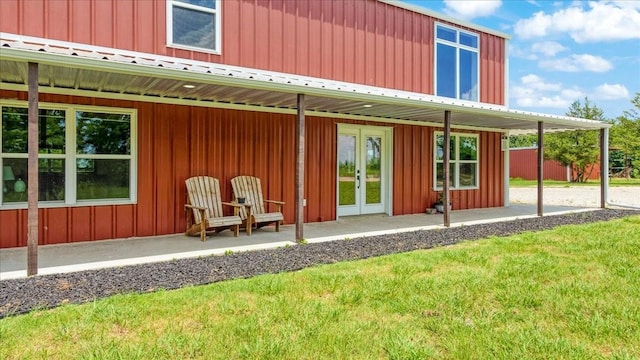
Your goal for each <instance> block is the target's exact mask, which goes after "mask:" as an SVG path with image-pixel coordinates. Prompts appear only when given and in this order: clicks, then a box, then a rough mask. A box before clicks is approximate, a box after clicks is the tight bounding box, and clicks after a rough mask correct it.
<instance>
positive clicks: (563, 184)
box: [509, 178, 640, 187]
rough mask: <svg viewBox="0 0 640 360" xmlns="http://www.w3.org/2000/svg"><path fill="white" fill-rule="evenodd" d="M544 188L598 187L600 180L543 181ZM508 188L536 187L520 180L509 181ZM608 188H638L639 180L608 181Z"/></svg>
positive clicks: (530, 181)
mask: <svg viewBox="0 0 640 360" xmlns="http://www.w3.org/2000/svg"><path fill="white" fill-rule="evenodd" d="M542 183H543V185H544V186H556V187H569V186H600V180H589V181H587V182H584V183H572V182H567V181H558V180H544V181H543V182H542ZM509 186H511V187H531V186H538V182H537V181H536V180H524V179H521V178H511V179H509ZM609 186H640V179H619V178H612V179H609Z"/></svg>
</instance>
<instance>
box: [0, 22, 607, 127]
mask: <svg viewBox="0 0 640 360" xmlns="http://www.w3.org/2000/svg"><path fill="white" fill-rule="evenodd" d="M0 46H1V48H0V49H1V51H0V59H2V60H9V61H19V62H28V61H34V62H40V63H43V64H48V65H55V66H60V67H72V68H83V69H90V70H96V71H105V72H119V73H123V74H132V75H146V76H152V77H159V78H167V79H173V80H184V81H197V82H201V83H207V84H216V85H226V86H233V87H241V88H247V89H261V90H270V91H279V92H282V93H290V94H296V93H304V94H309V95H315V96H320V97H325V98H339V99H348V100H354V101H371V102H376V103H379V104H388V105H398V106H407V107H412V108H424V109H442V110H451V111H455V112H461V113H467V114H473V115H478V116H481V115H484V116H492V117H502V118H505V119H513V120H522V121H526V122H537V121H542V122H548V123H550V124H557V125H562V126H567V127H577V128H583V129H601V128H607V127H610V124H606V123H602V122H600V121H594V120H587V119H579V118H573V117H567V116H558V115H550V114H540V113H533V112H528V111H520V110H512V109H508V108H506V107H504V106H500V105H493V104H486V103H477V102H470V101H462V100H456V99H449V98H443V97H438V96H433V95H428V94H422V93H414V92H408V91H401V90H394V89H388V88H380V87H374V86H368V85H360V84H354V83H346V82H339V81H333V80H327V79H320V78H313V77H308V76H300V75H295V74H286V73H279V72H273V71H266V70H259V69H251V68H243V67H238V66H230V65H224V64H217V63H207V62H201V61H192V60H189V59H180V58H171V57H166V56H160V55H153V54H146V53H139V52H132V51H126V50H118V49H112V48H103V47H96V46H91V45H84V44H77V43H70V42H61V41H55V40H48V39H41V38H33V37H25V36H20V35H14V34H7V33H0Z"/></svg>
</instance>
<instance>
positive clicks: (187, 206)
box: [184, 204, 207, 211]
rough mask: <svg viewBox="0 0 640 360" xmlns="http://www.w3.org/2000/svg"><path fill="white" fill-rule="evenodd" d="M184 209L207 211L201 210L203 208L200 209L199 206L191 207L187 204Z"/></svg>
mask: <svg viewBox="0 0 640 360" xmlns="http://www.w3.org/2000/svg"><path fill="white" fill-rule="evenodd" d="M184 207H185V208H190V209H196V210H200V211H204V210H207V209H206V208H203V207H200V206H193V205H189V204H185V205H184Z"/></svg>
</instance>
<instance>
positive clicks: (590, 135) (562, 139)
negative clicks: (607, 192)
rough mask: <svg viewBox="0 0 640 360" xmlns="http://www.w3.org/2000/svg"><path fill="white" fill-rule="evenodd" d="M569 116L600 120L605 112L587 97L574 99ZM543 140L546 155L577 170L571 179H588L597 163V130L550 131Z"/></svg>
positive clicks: (575, 180)
mask: <svg viewBox="0 0 640 360" xmlns="http://www.w3.org/2000/svg"><path fill="white" fill-rule="evenodd" d="M566 115H567V116H572V117H577V118H582V119H590V120H597V121H604V120H605V118H604V112H603V111H602V110H601V109H600V108H598V107H597V106H595V105H592V104H591V102H590V101H589V99H588V98H585V99H584V104H581V103H580V101H579V100H577V101H574V102H573V103H572V104H571V106H570V107H569V111H568V112H567V113H566ZM544 141H545V149H544V155H545V158H548V159H552V160H556V161H558V162H559V163H561V164H562V165H565V166H571V168H572V169H574V170H575V172H576V174H575V176H574V177H573V178H572V179H571V181H572V182H585V181H586V180H587V179H588V178H589V175H591V171H592V170H593V167H594V166H593V165H594V164H596V163H597V162H598V154H599V147H598V142H599V141H598V131H595V130H575V131H565V132H560V133H553V134H547V135H546V136H545V139H544ZM603 175H606V174H603Z"/></svg>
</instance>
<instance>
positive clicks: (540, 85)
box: [520, 74, 562, 91]
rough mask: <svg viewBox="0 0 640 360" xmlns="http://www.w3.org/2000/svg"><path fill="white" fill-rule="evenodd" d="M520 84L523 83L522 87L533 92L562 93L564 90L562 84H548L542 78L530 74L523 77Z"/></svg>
mask: <svg viewBox="0 0 640 360" xmlns="http://www.w3.org/2000/svg"><path fill="white" fill-rule="evenodd" d="M520 82H521V83H522V85H524V86H526V87H528V88H530V89H533V90H541V91H560V90H561V89H562V84H560V83H546V82H544V80H543V79H542V78H541V77H539V76H538V75H534V74H529V75H525V76H523V77H521V78H520Z"/></svg>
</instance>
